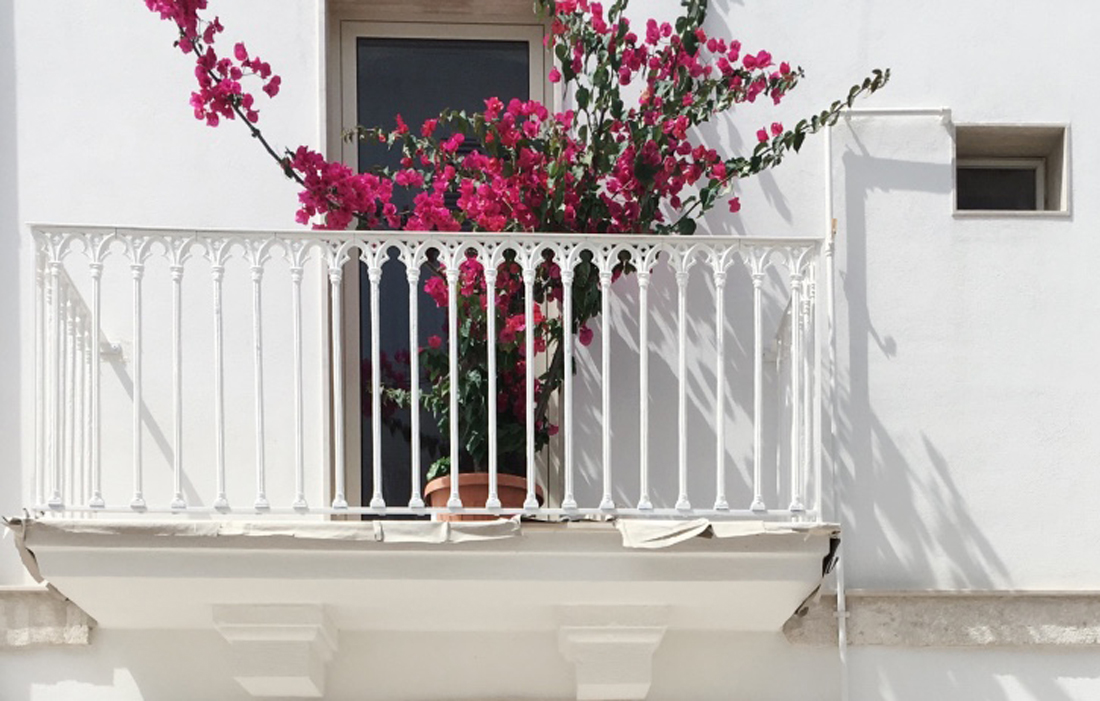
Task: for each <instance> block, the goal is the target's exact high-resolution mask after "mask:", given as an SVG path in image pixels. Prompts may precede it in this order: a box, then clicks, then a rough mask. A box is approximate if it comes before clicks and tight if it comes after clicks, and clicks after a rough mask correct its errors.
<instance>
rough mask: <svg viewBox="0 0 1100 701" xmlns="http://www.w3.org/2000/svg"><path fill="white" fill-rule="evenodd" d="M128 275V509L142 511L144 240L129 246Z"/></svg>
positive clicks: (143, 498)
mask: <svg viewBox="0 0 1100 701" xmlns="http://www.w3.org/2000/svg"><path fill="white" fill-rule="evenodd" d="M130 251H131V253H130V255H131V265H130V273H131V275H132V276H133V279H134V357H133V358H132V359H131V368H132V369H131V371H130V372H131V374H132V375H133V384H134V415H133V431H134V434H133V443H134V496H133V498H132V499H130V508H131V509H133V510H135V511H143V510H144V509H145V508H146V504H145V495H144V485H143V481H142V480H143V475H142V464H141V431H142V427H141V403H142V386H141V366H142V358H141V340H142V338H141V337H142V333H141V279H142V276H144V275H145V263H144V262H143V261H144V253H145V252H146V251H147V248H146V242H145V239H144V238H139V239H136V240H134V241H133V242H132V243H131V245H130Z"/></svg>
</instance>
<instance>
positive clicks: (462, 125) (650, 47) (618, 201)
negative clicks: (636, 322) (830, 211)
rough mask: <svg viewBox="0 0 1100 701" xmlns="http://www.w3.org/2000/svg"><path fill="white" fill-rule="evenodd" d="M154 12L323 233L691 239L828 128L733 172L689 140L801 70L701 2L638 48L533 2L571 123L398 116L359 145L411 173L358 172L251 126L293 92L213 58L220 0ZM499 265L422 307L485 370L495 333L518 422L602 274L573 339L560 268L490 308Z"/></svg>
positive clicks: (566, 7) (503, 276) (609, 21)
mask: <svg viewBox="0 0 1100 701" xmlns="http://www.w3.org/2000/svg"><path fill="white" fill-rule="evenodd" d="M145 4H146V6H147V7H148V8H149V9H150V10H152V11H154V12H156V13H158V14H159V15H160V16H161V17H162V18H163V19H165V20H170V21H172V22H173V23H174V24H175V25H176V26H177V28H178V30H179V32H178V38H177V40H176V42H177V45H178V47H179V48H180V50H181V51H182V52H184V53H185V54H187V55H189V56H190V57H193V58H194V62H195V64H194V69H193V71H194V76H195V81H196V87H195V89H194V91H193V92H192V94H191V98H190V105H191V109H192V112H193V114H194V116H195V118H196V119H198V120H203V121H205V122H206V123H207V124H209V125H210V126H217V125H219V124H220V123H221V122H222V120H225V119H228V120H233V119H236V118H237V117H241V118H242V121H244V122H245V123H246V125H247V126H248V127H249V130H250V133H251V134H252V136H254V137H256V138H257V139H258V140H259V141H260V142H261V143H262V144H263V146H264V147H266V148H267V150H268V151H269V153H271V154H272V155H274V156H275V158H276V159H277V160H278V161H279V165H280V167H281V169H282V170H283V172H284V173H285V174H286V175H287V176H288V177H290V178H292V179H294V180H295V181H296V182H297V183H298V185H299V186H300V192H299V195H298V199H299V208H298V211H297V213H296V215H295V217H296V220H297V221H298V222H299V223H300V224H303V225H312V226H313V227H314V228H317V229H337V230H342V229H347V228H349V227H352V226H353V225H354V226H355V227H356V228H365V229H391V230H399V229H404V230H409V231H442V232H457V231H475V232H509V233H513V232H535V231H554V232H578V233H587V234H592V233H609V234H619V233H650V232H657V233H672V232H679V233H690V232H691V231H693V230H694V228H695V222H696V220H697V219H698V218H699V216H700V215H701V214H702V213H703V212H705V211H706V210H707V209H709V208H710V207H712V206H714V204H715V203H716V202H718V201H720V199H725V198H728V199H727V203H728V208H729V211H730V212H731V213H736V212H738V211H739V210H740V208H741V203H740V200H739V199H738V198H737V197H730V192H731V190H732V187H733V184H734V183H735V182H736V181H737V180H739V179H741V178H745V177H749V176H751V175H754V174H756V173H758V172H759V171H761V170H763V169H765V168H767V167H771V166H773V165H775V164H777V163H779V162H780V160H782V157H783V155H784V154H785V153H787V152H789V151H792V150H797V146H798V145H800V144H801V138H800V137H802V136H804V135H805V133H807V132H809V131H816V130H817V129H818V128H819V127H818V126H817V125H818V123H819V121H820V120H818V119H816V118H815V120H814V121H813V127H812V128H808V127H806V126H805V125H806V123H807V122H806V121H805V120H804V121H803V122H800V123H799V126H798V127H796V128H795V129H794V130H792V131H790V132H788V131H785V130H784V127H783V125H782V124H781V123H779V122H773V123H772V124H771V125H770V129H769V128H764V129H760V130H759V131H758V132H757V133H756V136H757V139H758V141H759V142H760V143H759V145H757V146H756V147H755V149H754V150H753V154H752V156H751V157H724V156H722V155H720V154H718V152H717V151H716V150H714V149H709V148H705V147H704V146H702V145H699V144H697V143H694V142H693V138H694V136H695V134H697V133H698V127H699V126H700V125H701V124H703V123H705V122H707V121H708V120H709V119H711V118H712V117H713V116H715V115H718V114H721V113H724V112H726V111H729V110H732V109H733V108H734V107H735V106H737V105H743V104H745V103H753V102H755V101H756V100H757V99H758V98H759V97H761V96H765V97H770V98H771V99H772V101H773V102H774V103H776V104H778V103H779V102H780V101H781V100H782V99H783V97H784V96H785V95H786V94H787V92H788V91H789V90H791V89H792V88H793V87H794V86H795V85H796V84H797V82H798V81H799V79H800V78H801V77H802V71H801V69H794V70H792V69H791V66H790V64H788V63H786V62H781V63H779V65H778V69H775V68H774V67H773V66H774V63H773V57H772V55H771V54H770V53H769V52H767V51H764V50H759V51H756V52H755V53H745V54H744V56H742V45H741V42H739V41H738V40H736V39H732V38H731V39H726V38H722V37H717V36H709V35H708V34H707V32H705V31H704V30H703V28H702V26H703V21H704V18H705V12H706V3H705V2H704V3H690V4H689V5H691V6H692V7H694V8H695V9H689V10H688V11H687V14H686V15H685V16H684V17H682V18H680V19H679V20H678V21H677V27H679V30H674V29H673V26H672V24H670V23H669V22H660V23H658V22H657V21H656V20H654V19H650V20H647V21H646V23H645V31H644V32H642V31H641V30H640V29H639V31H638V33H635V32H633V31H630V23H629V22H628V21H627V19H626V17H625V16H624V4H623V3H619V2H615V3H611V4H609V6H608V8H607V9H606V10H605V8H604V6H603V4H601V3H600V2H594V1H592V0H555V1H554V2H551V1H550V0H536V4H537V5H539V6H540V7H541V8H542V9H544V10H548V11H549V13H550V17H549V22H550V32H549V34H548V36H547V41H546V45H547V47H548V49H550V50H551V51H552V54H553V56H555V57H556V61H557V65H554V66H553V67H552V68H551V70H550V72H549V79H550V81H551V82H554V83H565V86H566V94H567V95H569V96H570V99H571V101H572V103H573V104H574V105H575V107H576V111H573V110H566V111H562V112H557V113H552V112H551V111H550V110H549V109H547V107H546V106H544V105H543V104H541V103H540V102H538V101H535V100H527V101H524V100H519V99H512V100H509V101H508V103H507V104H504V103H503V102H502V101H501V100H500V99H498V98H496V97H491V98H489V99H487V100H485V109H484V111H483V112H482V113H480V114H467V113H464V112H462V113H458V112H444V113H441V114H440V115H439V117H438V118H432V119H428V120H426V121H425V122H424V123H423V124H422V125H421V127H420V128H419V130H417V131H418V134H414V133H413V132H412V130H410V128H409V126H408V125H407V124H406V123H405V121H404V120H403V119H402V118H401V116H400V115H398V116H397V117H396V118H395V123H396V127H395V128H394V129H392V130H384V129H381V128H370V129H366V128H361V129H360V131H359V137H360V138H361V139H363V140H367V141H370V142H374V143H380V144H382V145H384V146H386V147H389V148H391V149H395V150H397V151H399V152H400V167H396V168H392V169H381V168H379V169H376V170H374V171H368V172H363V173H359V172H356V171H355V170H353V169H352V168H350V167H348V166H347V165H345V164H343V163H341V162H339V161H329V160H327V159H326V158H325V157H324V156H322V155H321V154H320V153H318V152H316V151H314V150H312V149H309V148H307V147H305V146H301V147H299V148H297V149H294V150H287V151H286V152H285V153H284V155H281V156H280V155H279V153H280V151H279V150H277V149H275V148H274V147H272V146H271V145H270V144H269V143H268V141H267V140H266V139H265V138H264V135H263V134H262V133H261V132H260V130H259V128H258V127H256V126H255V125H256V123H257V122H258V121H259V117H260V114H259V109H258V105H257V100H256V97H255V95H254V93H255V86H256V85H259V86H260V89H261V90H262V91H263V92H264V93H265V94H266V95H267V96H268V97H270V98H274V97H275V96H277V95H278V94H279V92H280V91H281V87H282V78H281V77H280V76H279V75H277V74H275V73H274V72H273V70H272V67H271V65H270V64H269V63H268V62H266V61H264V60H262V59H261V58H260V57H259V56H257V55H255V54H253V53H250V52H249V51H248V49H247V48H246V46H245V43H244V42H237V43H236V44H234V45H233V50H232V52H231V55H228V56H222V55H220V54H219V52H218V50H216V49H215V43H216V40H217V37H218V35H219V34H221V33H222V32H224V30H225V28H224V27H223V26H222V24H221V22H220V21H219V20H218V19H217V18H216V17H215V18H214V19H213V21H205V20H204V19H203V18H202V17H201V16H200V11H202V10H204V9H206V6H207V0H145ZM600 76H603V77H600ZM884 82H885V79H884V76H882V75H881V74H878V77H877V78H876V79H875V80H874V81H873V82H872V84H873V85H874V86H875V87H873V88H872V89H871V90H868V89H867V88H866V87H864V88H862V89H860V88H858V86H857V89H856V91H855V93H858V92H860V91H862V92H868V91H870V92H873V90H875V89H877V88H878V87H881V85H882V84H883V83H884ZM627 85H636V86H637V87H638V89H639V97H638V99H637V100H636V101H634V99H633V98H631V99H630V100H624V96H623V94H622V92H620V91H621V88H622V86H627ZM855 93H853V94H855ZM851 99H852V98H849V99H848V101H847V102H848V104H849V105H850V102H851ZM838 104H840V103H838ZM594 106H598V107H596V109H593V108H594ZM835 110H836V108H834V110H833V111H835ZM578 115H581V117H580V118H578ZM796 137H798V138H796ZM395 186H396V187H398V188H401V190H400V191H399V193H400V195H401V196H400V197H399V198H398V200H397V202H403V201H408V199H410V198H411V200H412V202H411V204H410V205H407V206H403V208H401V209H399V208H398V204H397V203H396V202H395V201H394V188H395ZM669 215H671V219H667V218H668V217H669ZM452 263H454V261H452ZM486 264H487V262H483V261H482V260H479V259H478V258H477V256H476V255H474V254H473V252H470V253H469V254H468V255H467V256H466V257H465V258H464V259H462V260H461V262H458V263H457V265H458V278H457V287H456V289H454V290H452V289H451V288H450V284H449V282H448V279H447V277H446V276H447V274H448V271H447V268H446V266H444V265H442V264H440V263H439V262H438V261H430V262H429V263H428V264H427V265H428V267H429V268H431V269H432V273H431V274H430V275H429V276H428V278H427V280H426V282H425V283H424V285H423V291H424V293H425V294H427V295H429V296H430V297H431V298H432V300H433V301H434V302H435V303H436V304H437V305H438V306H439V307H441V308H444V307H445V308H448V309H450V305H454V307H455V309H456V310H457V314H458V319H457V321H458V322H459V324H460V327H459V328H460V329H462V331H461V333H460V338H459V339H454V340H455V341H456V342H458V341H461V344H462V345H460V346H459V347H460V348H463V349H465V350H463V351H462V353H463V354H464V356H470V355H471V352H472V354H473V355H474V356H477V354H478V347H477V345H476V344H483V345H481V348H482V349H483V350H482V351H481V352H482V355H484V353H485V352H486V350H484V349H486V347H487V345H488V343H489V340H490V338H489V333H488V331H489V329H488V326H489V320H490V319H492V321H493V324H494V326H495V330H496V331H495V334H496V336H497V338H496V342H497V344H498V345H497V350H498V354H499V355H500V358H503V360H501V363H500V365H499V368H498V369H499V375H500V382H499V384H498V388H499V389H500V392H499V396H498V397H497V399H496V405H497V406H498V407H499V408H500V410H501V411H502V412H504V411H510V412H512V417H513V418H514V419H516V420H521V419H522V418H523V417H524V416H525V414H526V412H527V411H529V410H530V407H527V405H526V393H525V386H526V377H525V374H526V365H525V362H526V354H527V353H528V352H530V353H531V354H532V355H533V356H534V355H537V354H541V353H556V354H558V355H560V354H561V353H562V344H561V341H562V338H563V336H564V334H571V333H575V334H576V336H577V339H578V341H579V343H580V344H581V345H582V346H587V345H589V344H590V343H591V342H592V338H593V331H592V328H591V327H590V326H589V323H590V322H591V320H592V319H593V318H595V316H596V315H597V314H598V313H599V304H598V302H599V299H600V295H601V294H602V291H601V290H600V289H599V288H598V282H597V277H598V275H595V274H592V272H591V270H588V269H587V268H591V267H593V266H592V264H590V263H587V262H586V263H584V264H581V265H578V266H577V267H575V268H574V269H571V270H570V271H569V275H568V276H566V277H567V278H568V279H571V280H572V283H571V284H572V288H571V289H572V291H573V300H574V312H575V316H574V317H573V328H571V329H565V328H563V326H564V319H563V318H562V317H561V315H560V314H557V313H556V312H555V313H551V310H555V309H557V308H558V305H555V304H552V303H553V302H560V301H561V300H562V299H563V293H564V290H565V289H566V288H565V282H564V281H563V271H562V269H561V268H560V267H559V262H558V261H555V260H554V256H553V255H549V254H548V253H547V255H546V256H545V257H544V259H543V260H542V261H541V262H539V263H538V264H537V267H536V270H535V278H534V281H533V282H532V280H531V278H530V277H528V278H527V279H526V280H525V279H524V277H523V274H522V266H521V265H520V263H519V262H517V261H516V260H505V261H501V262H499V264H498V266H497V270H496V271H495V272H496V278H495V279H496V282H495V286H494V289H493V290H491V292H492V293H493V295H494V299H495V302H494V308H490V305H489V300H488V295H489V292H490V290H489V289H487V284H488V283H487V279H486V273H487V271H486V269H485V265H486ZM586 266H587V268H586ZM586 271H587V272H586ZM632 272H633V267H632V264H631V263H629V262H627V261H621V262H620V264H619V265H617V266H615V267H614V269H613V270H612V279H613V280H618V279H619V278H620V276H622V275H624V274H630V273H632ZM528 275H530V270H529V271H528ZM532 285H533V286H532ZM529 294H533V295H534V305H533V312H534V313H533V315H532V316H533V318H532V319H531V325H530V326H531V328H530V329H528V328H527V326H528V323H527V322H528V320H527V317H526V315H525V313H524V310H525V307H526V303H527V302H528V301H529V300H528V298H527V295H529ZM528 333H530V334H531V339H532V344H531V347H530V348H527V347H526V344H527V334H528ZM471 344H475V345H471ZM442 345H443V344H442V338H441V337H440V336H438V335H435V336H431V337H429V339H428V347H427V348H425V349H421V352H422V353H423V354H425V356H424V357H425V361H426V362H427V363H428V364H430V363H431V362H433V358H434V359H436V360H438V357H439V356H440V354H441V353H443V351H442V350H441V349H442ZM470 348H473V351H469V350H468V349H470ZM517 359H518V360H517ZM465 362H470V361H469V360H468V359H467V360H466V361H465ZM385 369H386V368H383V370H385ZM394 376H397V375H394ZM435 379H437V380H439V379H442V377H441V376H437V377H436V378H435ZM560 382H561V375H560V371H559V374H558V375H551V374H549V373H547V374H544V375H540V376H539V378H537V379H536V383H535V385H536V392H535V394H536V401H540V400H541V398H542V397H543V396H544V393H546V392H552V391H555V390H556V389H557V387H558V385H559V383H560ZM437 386H439V387H445V386H448V385H444V384H443V383H439V384H438V385H437ZM440 391H449V390H440ZM463 401H466V400H463ZM462 421H463V420H460V426H462V425H463V424H462ZM467 423H468V422H467ZM536 425H537V426H538V427H539V428H538V436H539V438H538V440H545V439H546V436H547V435H549V434H550V432H553V431H556V430H557V427H556V426H553V425H552V424H550V423H549V422H548V421H546V420H545V417H543V416H540V417H538V418H537V420H536ZM460 430H470V429H469V427H463V428H461V429H460Z"/></svg>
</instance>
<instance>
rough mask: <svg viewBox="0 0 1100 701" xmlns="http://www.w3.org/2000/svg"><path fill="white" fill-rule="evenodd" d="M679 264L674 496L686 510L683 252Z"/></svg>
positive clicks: (685, 261)
mask: <svg viewBox="0 0 1100 701" xmlns="http://www.w3.org/2000/svg"><path fill="white" fill-rule="evenodd" d="M681 256H683V257H682V258H681V259H680V261H679V265H680V266H681V267H680V269H679V270H677V271H676V290H677V297H676V299H677V313H676V316H677V319H678V323H677V327H678V328H677V337H678V341H679V343H678V346H679V349H678V353H677V356H676V359H677V367H676V373H677V376H678V377H679V392H678V395H679V396H678V399H679V401H678V406H679V411H678V415H677V427H678V429H679V432H680V440H679V442H678V444H677V447H678V450H679V456H678V457H679V460H678V461H677V462H678V464H679V470H678V473H679V478H680V479H679V481H680V495H679V496H678V497H677V498H676V509H677V510H679V511H688V510H690V509H691V501H690V500H688V482H687V283H688V273H687V270H686V268H687V264H688V261H687V259H686V255H685V254H681Z"/></svg>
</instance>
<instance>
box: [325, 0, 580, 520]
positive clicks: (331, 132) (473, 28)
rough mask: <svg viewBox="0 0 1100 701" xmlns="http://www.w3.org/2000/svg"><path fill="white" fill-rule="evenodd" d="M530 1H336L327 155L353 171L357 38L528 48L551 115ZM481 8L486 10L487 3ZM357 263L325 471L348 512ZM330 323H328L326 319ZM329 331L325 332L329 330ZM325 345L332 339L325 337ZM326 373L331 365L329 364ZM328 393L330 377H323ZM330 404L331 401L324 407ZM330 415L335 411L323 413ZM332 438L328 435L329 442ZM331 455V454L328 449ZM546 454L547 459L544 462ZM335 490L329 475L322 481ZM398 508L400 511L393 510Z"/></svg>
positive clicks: (354, 487) (548, 475)
mask: <svg viewBox="0 0 1100 701" xmlns="http://www.w3.org/2000/svg"><path fill="white" fill-rule="evenodd" d="M529 3H530V0H524V1H523V2H522V3H517V4H514V5H510V4H509V3H503V4H502V3H500V2H499V0H498V2H496V3H493V5H494V6H493V7H492V8H489V11H488V12H484V13H483V12H480V11H479V5H480V4H481V3H479V2H476V1H475V2H473V3H472V4H471V5H470V6H469V7H468V8H467V9H466V10H465V11H451V12H446V11H444V12H440V11H438V10H436V9H434V8H435V7H438V5H437V0H409V1H406V2H402V3H399V4H397V5H388V4H384V3H377V4H375V3H369V4H368V3H362V2H359V3H351V2H337V3H333V6H332V7H330V8H328V9H329V10H330V12H329V16H328V22H327V27H328V31H327V38H328V42H327V44H328V47H327V51H326V54H325V55H326V66H327V69H326V73H327V75H326V86H327V89H326V91H325V92H326V96H325V100H324V102H325V106H326V108H327V115H328V117H327V134H326V136H327V138H326V139H325V141H326V149H325V150H326V155H327V157H328V158H329V159H332V160H340V161H342V162H344V163H345V164H347V165H348V166H350V167H351V168H353V169H356V170H358V165H359V153H358V151H359V150H358V148H357V146H356V144H355V143H354V142H351V143H349V142H346V141H345V140H344V139H343V133H344V131H345V130H346V129H349V128H353V127H354V126H356V121H357V119H356V116H357V115H356V111H357V104H356V103H357V87H358V86H357V81H356V63H357V61H356V40H357V39H358V38H359V37H386V38H403V39H466V40H470V41H477V40H483V41H494V40H495V41H527V42H528V44H529V47H530V52H529V57H530V59H529V66H530V98H531V99H535V100H539V101H540V102H542V103H543V104H545V105H547V107H548V108H549V109H551V110H553V111H557V110H559V109H561V105H562V104H563V93H562V90H561V87H560V83H557V84H555V83H550V82H549V80H547V77H546V75H547V71H548V70H549V66H550V65H552V61H553V56H552V54H551V52H550V51H549V50H548V49H547V48H546V47H545V43H544V39H545V37H546V36H547V35H548V33H549V31H550V25H549V22H548V21H545V20H543V19H542V18H540V17H539V16H537V15H536V14H535V13H534V12H533V11H532V9H531V5H530V4H529ZM486 4H488V3H486ZM358 265H359V261H358V260H354V261H349V262H348V263H347V264H346V265H345V267H344V274H343V284H342V304H343V320H344V324H343V329H342V343H343V348H342V355H343V368H342V369H341V372H342V373H343V377H344V388H345V390H344V412H343V414H344V436H345V441H344V455H343V456H338V455H334V456H333V457H334V460H332V461H331V463H330V465H331V466H332V468H331V469H332V470H333V471H335V470H337V469H343V470H344V485H345V498H346V499H347V502H348V505H349V506H363V502H362V488H363V471H362V464H363V453H362V447H363V433H362V407H361V406H360V400H361V392H360V391H359V387H360V385H361V381H362V377H361V368H360V359H359V334H360V323H359V321H360V318H361V310H360V304H359V300H360V295H361V290H360V285H359V268H358ZM329 320H330V324H331V316H329ZM330 330H331V329H330ZM329 338H331V333H330V334H329ZM330 367H332V364H331V363H330ZM329 382H330V384H329V386H331V377H330V378H329ZM332 401H335V398H334V397H330V402H332ZM329 415H330V417H331V416H334V412H332V411H331V409H330V411H329ZM331 434H332V431H330V436H331ZM330 452H334V450H332V447H331V446H330ZM543 453H544V459H542V460H540V466H539V471H540V472H541V473H542V475H543V478H544V481H548V480H549V481H552V480H553V475H554V474H556V473H557V472H558V471H559V470H560V467H559V466H557V463H558V462H559V460H558V458H557V457H556V456H558V455H560V450H554V449H551V450H550V451H543ZM547 453H549V454H550V455H551V456H552V457H548V458H547V457H545V455H546V454H547ZM329 481H330V484H335V481H336V480H335V473H334V472H333V474H330V475H329ZM400 506H404V504H400Z"/></svg>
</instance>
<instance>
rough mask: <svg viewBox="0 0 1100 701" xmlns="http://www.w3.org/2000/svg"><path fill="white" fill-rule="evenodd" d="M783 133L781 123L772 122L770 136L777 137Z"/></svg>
mask: <svg viewBox="0 0 1100 701" xmlns="http://www.w3.org/2000/svg"><path fill="white" fill-rule="evenodd" d="M782 133H783V123H782V122H772V136H779V135H780V134H782Z"/></svg>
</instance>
